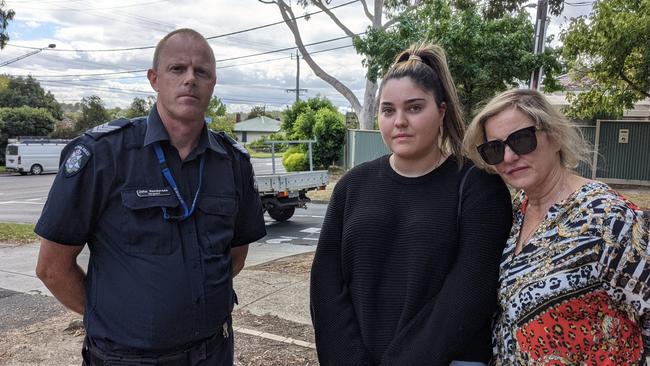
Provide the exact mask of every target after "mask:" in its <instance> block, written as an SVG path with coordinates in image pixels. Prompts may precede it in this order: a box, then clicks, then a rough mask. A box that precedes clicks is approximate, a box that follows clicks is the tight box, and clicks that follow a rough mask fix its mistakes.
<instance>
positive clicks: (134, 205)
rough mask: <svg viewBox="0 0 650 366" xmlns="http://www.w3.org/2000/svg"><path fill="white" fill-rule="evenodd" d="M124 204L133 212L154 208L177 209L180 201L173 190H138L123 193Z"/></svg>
mask: <svg viewBox="0 0 650 366" xmlns="http://www.w3.org/2000/svg"><path fill="white" fill-rule="evenodd" d="M121 194H122V204H124V206H125V207H126V208H129V209H131V210H142V209H145V208H154V207H176V206H178V199H177V198H176V196H174V192H172V190H171V188H138V189H128V190H124V191H122V192H121Z"/></svg>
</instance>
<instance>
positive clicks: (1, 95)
mask: <svg viewBox="0 0 650 366" xmlns="http://www.w3.org/2000/svg"><path fill="white" fill-rule="evenodd" d="M4 78H7V79H8V83H7V84H6V88H1V89H0V107H22V106H28V107H33V108H46V109H47V110H49V111H50V113H51V114H52V116H53V117H54V118H56V119H61V118H63V110H62V109H61V105H60V104H59V102H57V101H56V99H54V95H52V93H51V92H49V91H48V92H45V90H44V89H43V88H42V87H41V84H39V83H38V81H36V79H34V78H32V77H31V76H28V77H22V76H4Z"/></svg>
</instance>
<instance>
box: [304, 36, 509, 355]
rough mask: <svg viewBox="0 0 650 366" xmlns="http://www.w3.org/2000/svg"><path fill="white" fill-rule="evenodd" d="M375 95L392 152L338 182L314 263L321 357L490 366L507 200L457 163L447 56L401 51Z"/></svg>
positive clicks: (494, 183)
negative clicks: (377, 97)
mask: <svg viewBox="0 0 650 366" xmlns="http://www.w3.org/2000/svg"><path fill="white" fill-rule="evenodd" d="M380 90H381V93H380V107H379V128H380V130H381V134H382V137H383V139H384V142H385V143H386V145H387V146H388V148H389V149H390V150H391V151H392V153H391V154H389V155H386V156H383V157H381V158H379V159H377V160H374V161H371V162H368V163H365V164H362V165H360V166H358V167H355V168H354V169H352V170H350V171H349V172H348V173H347V174H346V175H345V176H344V177H343V178H341V180H340V181H339V182H338V183H337V185H336V187H335V189H334V193H333V195H332V198H331V200H330V205H329V207H328V211H327V215H326V217H325V221H324V223H323V227H322V229H321V235H320V240H319V243H318V249H317V250H316V256H315V259H314V263H313V267H312V276H311V306H312V319H313V323H314V328H315V332H316V345H317V351H318V357H319V360H320V362H321V364H322V365H380V364H381V365H440V366H449V365H450V363H451V362H452V361H468V362H470V363H469V364H474V363H471V362H481V363H485V362H487V361H488V360H489V358H490V355H491V349H490V333H489V329H490V319H491V317H492V314H493V312H494V310H495V309H496V283H497V275H498V263H499V258H500V255H501V252H502V250H503V245H504V243H505V240H506V239H507V236H508V232H509V230H510V225H511V222H512V217H511V208H510V195H509V193H508V191H507V189H506V187H505V185H504V184H503V182H502V181H501V179H500V178H499V177H498V176H496V175H490V174H487V173H485V172H482V171H480V170H478V169H471V167H472V164H471V162H469V161H466V160H465V159H464V158H463V156H462V155H461V141H462V138H463V131H464V127H463V126H464V125H463V120H462V118H461V112H460V106H459V102H458V97H457V95H456V90H455V88H454V84H453V81H452V78H451V75H450V73H449V70H448V67H447V62H446V59H445V56H444V52H443V50H442V49H441V48H439V47H437V46H432V45H414V46H412V47H410V48H409V49H408V50H406V51H404V52H403V53H401V54H400V55H399V56H398V57H397V59H396V62H395V64H394V65H393V66H392V67H391V69H390V70H389V71H388V72H387V73H386V75H384V78H383V80H382V84H381V89H380Z"/></svg>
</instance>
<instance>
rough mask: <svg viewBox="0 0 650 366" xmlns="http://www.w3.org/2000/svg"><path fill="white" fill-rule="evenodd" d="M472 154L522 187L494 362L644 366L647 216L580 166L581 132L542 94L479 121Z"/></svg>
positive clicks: (506, 258) (490, 110)
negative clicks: (586, 175)
mask: <svg viewBox="0 0 650 366" xmlns="http://www.w3.org/2000/svg"><path fill="white" fill-rule="evenodd" d="M464 148H465V150H466V152H467V153H468V154H469V155H470V156H472V157H473V158H474V161H475V162H476V163H477V165H478V166H479V167H482V168H484V169H485V170H488V171H493V172H496V173H498V174H499V175H500V176H501V177H502V178H503V180H504V181H505V182H506V183H508V184H509V185H510V186H512V187H514V188H516V189H518V190H519V192H518V193H517V195H516V196H515V198H514V199H513V210H514V222H513V226H512V229H511V232H510V238H509V240H508V242H507V244H506V248H505V251H504V253H503V257H502V261H501V270H500V285H499V312H498V313H497V316H496V319H495V324H494V329H493V346H494V352H495V358H494V360H493V364H495V365H645V356H646V355H647V350H648V348H647V346H648V340H649V336H650V317H649V316H648V315H649V314H650V311H649V308H650V302H649V298H650V287H649V276H650V265H649V264H648V258H649V253H648V235H649V234H648V225H649V224H648V221H649V220H648V215H647V214H645V215H644V214H643V213H642V212H641V211H640V210H639V209H638V207H636V206H634V205H633V204H632V203H630V202H629V201H627V200H626V199H625V198H623V197H621V196H620V195H618V194H617V193H616V192H615V191H613V190H612V189H611V188H610V187H608V186H607V185H605V184H603V183H601V182H597V181H591V180H588V179H585V178H583V177H581V176H579V175H577V174H576V173H575V172H574V171H573V170H572V168H574V167H576V165H577V164H578V162H579V161H581V160H584V159H583V157H585V156H586V151H587V150H586V148H585V144H584V142H583V140H582V138H581V135H580V134H579V132H578V131H577V130H576V129H575V128H574V127H573V126H571V124H570V123H569V122H568V120H567V119H566V118H565V117H563V116H562V115H561V114H560V113H559V112H557V111H556V110H555V109H554V108H553V107H552V106H551V105H550V104H549V103H548V101H547V100H546V99H545V98H544V96H542V95H541V94H540V93H538V92H537V91H533V90H523V89H520V90H510V91H506V92H504V93H502V94H500V95H498V96H496V97H495V98H494V99H492V100H491V101H490V102H489V103H488V104H487V106H486V107H485V108H484V109H483V110H482V111H481V112H480V113H479V114H478V115H477V116H476V117H475V118H474V120H473V121H472V123H471V125H470V126H469V128H468V131H467V134H466V137H465V141H464Z"/></svg>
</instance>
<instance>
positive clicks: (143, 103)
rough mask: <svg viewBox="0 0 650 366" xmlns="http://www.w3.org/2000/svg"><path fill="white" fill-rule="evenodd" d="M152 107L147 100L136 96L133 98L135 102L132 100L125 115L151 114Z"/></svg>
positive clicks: (132, 116)
mask: <svg viewBox="0 0 650 366" xmlns="http://www.w3.org/2000/svg"><path fill="white" fill-rule="evenodd" d="M150 109H151V105H150V104H149V102H148V101H147V100H145V99H143V98H138V97H135V98H133V102H131V105H130V106H129V109H127V110H126V113H125V116H126V118H135V117H143V116H147V115H149V110H150Z"/></svg>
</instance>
